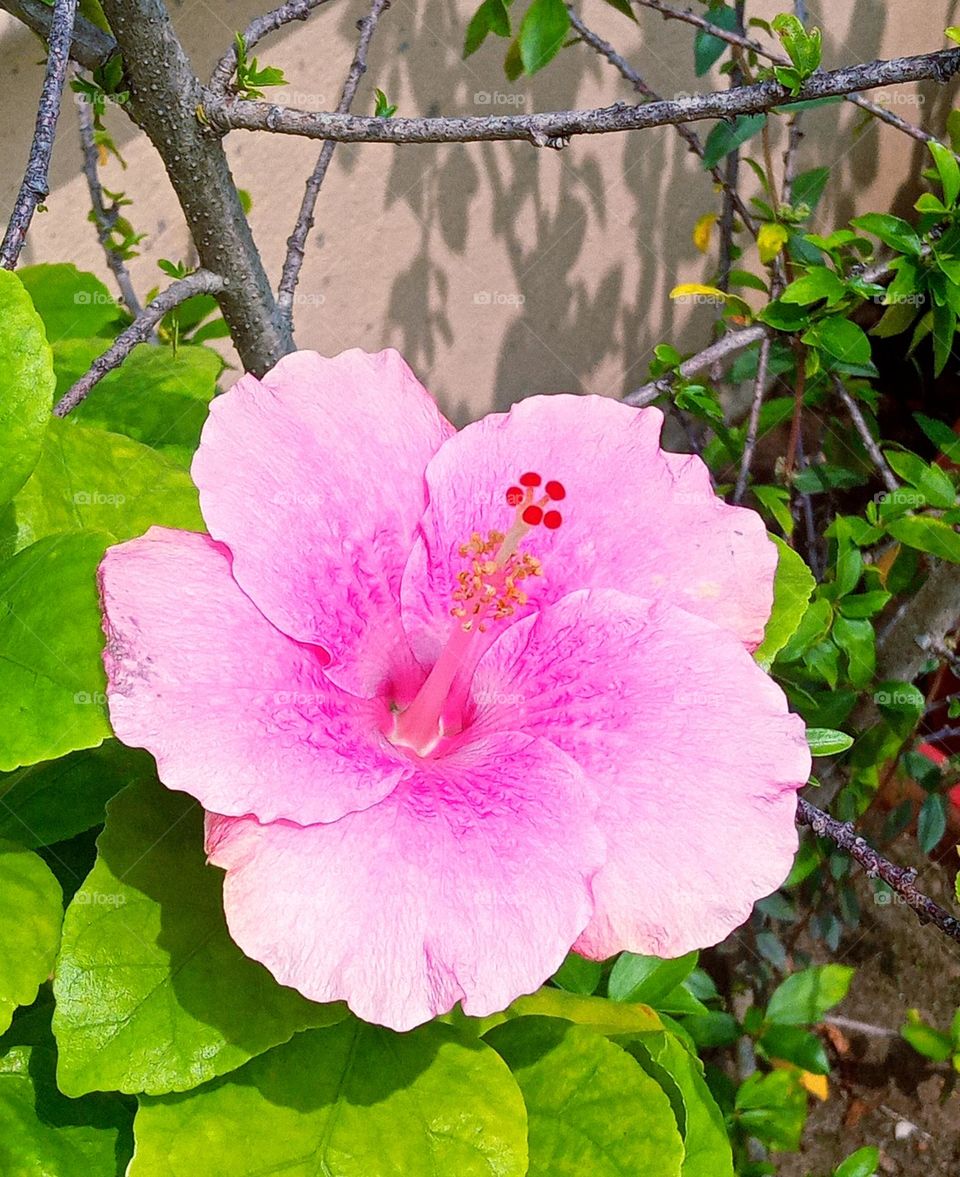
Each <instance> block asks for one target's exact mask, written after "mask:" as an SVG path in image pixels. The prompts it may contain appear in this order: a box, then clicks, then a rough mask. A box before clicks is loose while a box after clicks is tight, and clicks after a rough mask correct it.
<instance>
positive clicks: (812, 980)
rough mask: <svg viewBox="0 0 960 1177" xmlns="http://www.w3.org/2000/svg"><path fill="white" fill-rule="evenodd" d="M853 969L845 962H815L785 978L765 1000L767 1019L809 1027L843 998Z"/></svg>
mask: <svg viewBox="0 0 960 1177" xmlns="http://www.w3.org/2000/svg"><path fill="white" fill-rule="evenodd" d="M853 973H854V970H853V969H852V968H848V967H847V966H846V965H839V964H827V965H815V966H813V968H809V969H804V970H803V972H800V973H794V974H793V976H791V977H787V979H786V980H785V981H783V982H782V983H781V984H780V985H779V986H778V987H777V988H776V989H775V990H774V993H773V996H772V997H771V998H770V1001H769V1002H768V1003H767V1021H768V1022H775V1023H778V1024H780V1025H784V1026H809V1025H813V1024H814V1023H815V1022H819V1021H820V1019H821V1018H822V1017H823V1015H824V1014H825V1013H826V1012H827V1010H828V1009H831V1008H832V1007H833V1006H835V1005H837V1004H838V1003H839V1002H841V1001H843V999H844V997H846V995H847V990H848V989H849V988H850V982H851V981H852V980H853Z"/></svg>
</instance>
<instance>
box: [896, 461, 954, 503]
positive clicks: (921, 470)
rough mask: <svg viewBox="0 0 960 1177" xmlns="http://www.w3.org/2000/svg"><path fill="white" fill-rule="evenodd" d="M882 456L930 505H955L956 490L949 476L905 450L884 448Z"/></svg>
mask: <svg viewBox="0 0 960 1177" xmlns="http://www.w3.org/2000/svg"><path fill="white" fill-rule="evenodd" d="M883 456H884V457H885V458H886V459H887V461H888V462H889V463H890V466H891V467H892V469H893V471H894V473H895V474H898V475H899V476H900V477H901V478H902V479H903V480H904V482H909V483H910V485H911V486H915V487H916V488H917V489H918V490H919V491H921V492H922V495H923V499H924V502H926V503H928V504H929V505H930V506H931V507H942V508H944V509H948V508H950V507H953V506H956V502H957V492H956V489H955V487H954V485H953V483H952V482H951V481H950V479H949V477H948V476H947V475H946V474H945V473H944V472H943V470H941V469H940V467H939V466H933V465H931V464H930V463H929V462H925V461H924V460H923V459H922V458H919V457H917V455H916V454H911V453H910V452H909V451H907V450H894V449H889V450H884V452H883Z"/></svg>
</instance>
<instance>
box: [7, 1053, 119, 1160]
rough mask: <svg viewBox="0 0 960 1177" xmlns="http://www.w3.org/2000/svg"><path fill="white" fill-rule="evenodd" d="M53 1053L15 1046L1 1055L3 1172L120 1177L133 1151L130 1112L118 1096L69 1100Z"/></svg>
mask: <svg viewBox="0 0 960 1177" xmlns="http://www.w3.org/2000/svg"><path fill="white" fill-rule="evenodd" d="M54 1070H55V1064H54V1056H53V1052H52V1051H50V1050H46V1049H44V1048H42V1047H33V1048H31V1047H27V1046H16V1047H14V1048H13V1049H12V1050H10V1051H8V1052H7V1054H5V1055H4V1056H3V1057H2V1058H0V1172H2V1173H3V1177H119V1174H121V1173H122V1172H123V1171H124V1166H125V1164H126V1162H127V1160H128V1158H129V1155H130V1147H129V1141H130V1119H131V1112H130V1110H129V1108H127V1107H126V1106H125V1104H124V1102H122V1101H120V1100H119V1099H115V1098H110V1097H106V1096H102V1095H89V1096H87V1097H86V1098H84V1099H67V1098H66V1096H64V1095H61V1094H60V1092H59V1091H57V1088H56V1084H55V1082H54Z"/></svg>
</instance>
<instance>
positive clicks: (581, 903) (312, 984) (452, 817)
mask: <svg viewBox="0 0 960 1177" xmlns="http://www.w3.org/2000/svg"><path fill="white" fill-rule="evenodd" d="M594 804H595V802H594V800H593V798H592V796H591V795H590V794H589V792H588V791H587V790H586V788H585V784H584V781H583V776H582V774H581V773H580V770H579V769H578V768H577V767H576V765H574V764H573V763H572V761H571V760H570V759H569V758H568V757H567V756H565V755H564V754H563V753H561V752H559V751H558V750H557V749H556V748H555V747H553V746H552V745H551V744H549V743H546V742H545V741H540V740H531V739H530V738H529V737H526V736H522V735H517V734H516V733H511V734H509V735H507V734H500V735H498V736H493V737H490V738H488V739H485V740H483V741H478V742H476V743H474V744H472V745H468V746H466V747H462V748H461V749H459V750H458V751H457V752H454V753H451V754H450V755H449V756H446V757H444V758H443V759H440V760H436V761H432V762H431V761H423V762H422V767H421V768H420V769H419V770H418V771H417V772H416V774H415V775H414V776H412V777H410V778H409V779H408V780H406V781H404V782H403V784H401V785H400V786H399V787H398V788H397V789H396V790H395V791H394V792H393V793H392V794H391V795H390V796H389V797H388V798H386V799H385V800H384V801H382V802H381V803H380V804H379V805H376V806H374V807H373V808H372V809H367V810H365V811H364V812H363V813H355V814H350V815H349V816H348V817H344V818H342V819H341V820H340V821H338V822H335V823H333V824H331V825H315V826H310V827H308V828H307V829H301V828H297V827H294V826H291V825H288V824H286V823H283V822H277V823H274V824H272V825H266V826H264V825H258V824H257V823H256V822H255V821H253V820H251V819H246V818H241V819H233V818H223V817H219V816H217V815H216V814H209V815H208V817H207V852H208V854H209V856H210V861H211V862H213V863H215V864H216V865H217V866H221V867H224V868H226V871H227V877H226V880H225V882H224V908H225V910H226V915H227V922H228V924H229V927H230V934H231V935H232V936H233V938H234V940H235V941H236V942H237V944H239V945H240V947H241V948H242V949H243V951H244V952H245V953H246V954H247V955H248V956H251V957H253V958H254V959H255V960H259V961H262V962H263V964H265V965H266V966H267V968H268V969H270V971H271V972H272V973H273V975H274V976H275V977H276V978H277V980H278V981H280V982H281V983H282V984H284V985H291V986H293V987H294V988H295V989H298V990H299V991H300V992H301V993H303V994H304V995H305V996H307V997H309V998H312V999H313V1000H315V1001H337V1000H346V1001H347V1002H348V1003H349V1005H350V1007H351V1009H352V1010H353V1011H354V1012H355V1013H356V1014H358V1015H359V1016H360V1017H362V1018H364V1019H366V1020H367V1021H370V1022H377V1023H379V1024H381V1025H386V1026H391V1027H393V1028H394V1029H396V1030H408V1029H411V1028H412V1027H413V1026H416V1025H419V1024H420V1023H421V1022H426V1021H428V1020H429V1019H430V1018H432V1017H435V1016H436V1015H437V1014H441V1013H446V1012H447V1011H448V1010H450V1009H452V1007H453V1006H454V1004H455V1003H456V1002H458V1001H462V1002H463V1008H464V1011H465V1012H466V1013H468V1014H471V1015H475V1016H484V1015H486V1014H490V1013H493V1012H494V1011H496V1010H499V1009H503V1008H504V1007H505V1006H507V1005H509V1003H510V1002H511V1001H512V1000H513V999H514V998H516V997H518V996H519V995H520V994H522V993H528V992H531V991H532V990H534V989H536V988H537V987H539V986H540V985H541V984H542V983H543V982H544V981H545V980H546V979H547V978H548V977H549V976H550V975H551V974H552V973H553V972H555V971H556V969H557V968H558V967H559V965H560V963H561V962H562V960H563V958H564V955H565V954H566V952H567V951H568V950H569V948H570V945H571V944H572V943H573V942H574V940H575V939H576V938H577V936H578V935H579V933H580V932H581V931H582V930H583V928H584V927H585V926H586V924H587V921H588V920H589V918H590V915H591V912H592V902H591V896H590V885H589V879H590V876H591V875H592V873H593V871H594V870H595V869H596V867H597V866H598V865H599V863H600V861H601V858H602V843H601V841H600V839H599V838H598V836H597V834H596V828H595V825H594V823H593V818H592V813H593V808H594Z"/></svg>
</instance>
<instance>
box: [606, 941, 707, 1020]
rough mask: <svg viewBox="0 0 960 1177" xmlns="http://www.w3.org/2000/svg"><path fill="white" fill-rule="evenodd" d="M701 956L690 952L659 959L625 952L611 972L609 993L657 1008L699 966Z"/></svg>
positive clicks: (619, 998) (615, 996)
mask: <svg viewBox="0 0 960 1177" xmlns="http://www.w3.org/2000/svg"><path fill="white" fill-rule="evenodd" d="M698 957H699V953H697V952H688V953H687V954H686V956H678V957H676V958H675V959H673V960H662V959H661V958H660V957H658V956H641V955H640V954H639V953H636V952H623V953H621V954H620V956H619V957H618V958H617V960H616V963H615V964H614V966H613V969H612V971H611V973H610V980H609V982H608V989H607V991H608V993H609V994H610V996H611V997H612V998H613V1000H614V1001H641V1002H644V1003H645V1004H646V1005H650V1006H653V1008H654V1009H656V1008H657V1002H658V1001H660V999H661V998H663V997H666V995H667V994H668V993H670V992H671V991H672V990H673V989H675V988H676V987H677V985H679V984H680V983H681V982H682V981H683V980H684V979H685V978H686V977H688V976H689V975H690V973H691V972H692V971H693V970H694V969H695V968H696V967H697V959H698Z"/></svg>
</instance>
